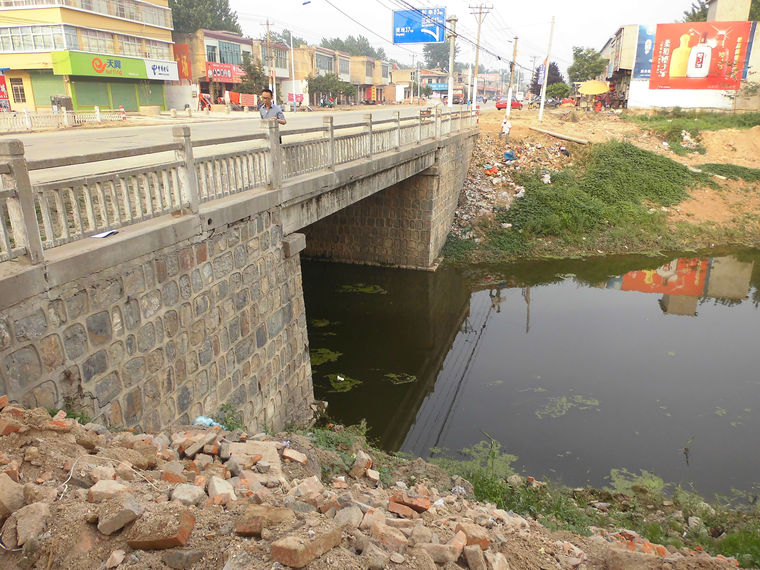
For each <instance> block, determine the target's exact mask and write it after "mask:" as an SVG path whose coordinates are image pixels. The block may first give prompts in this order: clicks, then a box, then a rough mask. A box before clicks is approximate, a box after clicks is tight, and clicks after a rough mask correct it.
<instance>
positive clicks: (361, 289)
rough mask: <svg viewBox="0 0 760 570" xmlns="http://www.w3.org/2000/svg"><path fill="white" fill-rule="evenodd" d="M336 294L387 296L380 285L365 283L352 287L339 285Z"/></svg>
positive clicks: (386, 292)
mask: <svg viewBox="0 0 760 570" xmlns="http://www.w3.org/2000/svg"><path fill="white" fill-rule="evenodd" d="M338 293H367V294H369V295H387V294H388V291H386V290H385V289H383V288H382V287H380V285H367V284H366V283H354V284H353V285H341V286H340V289H338Z"/></svg>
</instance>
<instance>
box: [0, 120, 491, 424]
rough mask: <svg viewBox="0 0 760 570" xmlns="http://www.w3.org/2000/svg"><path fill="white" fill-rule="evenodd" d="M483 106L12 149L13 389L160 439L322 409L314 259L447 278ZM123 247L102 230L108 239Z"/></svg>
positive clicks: (0, 184)
mask: <svg viewBox="0 0 760 570" xmlns="http://www.w3.org/2000/svg"><path fill="white" fill-rule="evenodd" d="M476 120H477V119H476V117H475V115H474V114H473V113H471V112H458V113H452V114H441V113H440V112H436V113H435V114H432V115H431V116H428V117H426V116H422V115H419V116H417V117H413V118H405V119H402V118H400V117H399V115H398V114H396V116H395V117H394V118H392V119H386V120H380V121H378V120H375V121H373V120H372V118H371V116H366V117H365V120H364V121H361V122H357V123H353V124H349V125H341V126H340V127H336V126H334V125H333V122H332V119H331V117H326V118H325V120H324V124H323V126H322V127H321V128H316V129H315V128H308V129H298V130H291V131H289V132H288V133H287V135H286V136H283V138H284V139H285V140H284V141H281V133H280V132H279V130H278V127H277V125H276V123H273V124H271V125H270V126H269V127H268V130H266V131H264V132H260V133H257V134H254V135H246V136H235V137H223V138H218V139H213V140H203V141H193V140H191V138H190V132H189V129H188V128H187V127H176V128H175V129H174V133H173V134H174V140H172V141H171V142H168V143H166V144H161V145H154V146H149V147H142V148H133V149H128V150H121V151H115V152H103V153H100V154H93V155H86V156H76V157H67V158H65V159H45V160H35V161H27V160H25V158H24V153H23V145H22V144H21V143H20V142H19V141H5V142H0V392H1V393H5V394H8V395H9V397H10V398H11V400H16V401H19V402H23V403H24V404H25V405H27V406H45V407H65V408H68V409H73V410H83V411H85V412H87V414H88V415H90V416H91V417H94V418H96V419H97V420H98V421H101V422H103V423H105V424H110V425H125V426H135V427H140V428H142V429H149V430H155V429H158V428H160V427H162V426H165V425H169V424H171V423H187V422H189V421H191V420H192V419H193V418H194V417H195V416H197V415H201V414H205V415H210V414H214V413H215V412H216V411H217V410H218V409H219V408H220V406H221V405H222V404H225V403H229V404H231V405H232V407H234V408H236V409H238V410H240V411H241V412H242V413H243V419H244V421H245V423H246V425H248V426H249V428H250V429H252V430H259V429H263V428H265V427H269V428H272V429H279V428H281V427H283V426H284V425H286V424H288V423H295V422H300V421H303V420H305V419H306V418H307V417H308V416H310V414H311V410H310V405H311V404H312V403H313V399H314V396H313V389H312V382H311V366H310V363H309V348H308V347H309V341H308V336H307V329H306V315H305V311H304V301H303V290H302V285H301V269H300V256H301V255H302V254H303V255H307V256H313V257H323V258H328V259H333V260H340V261H347V262H353V263H368V264H378V265H386V266H393V267H404V268H415V269H431V268H434V267H435V264H436V258H437V256H438V254H439V252H440V250H441V248H442V246H443V244H444V242H445V239H446V235H447V233H448V230H449V227H450V225H451V222H452V220H453V215H454V210H455V209H456V204H457V199H458V196H459V192H460V190H461V187H462V184H463V181H464V177H465V174H466V169H467V164H468V163H469V158H470V155H471V152H472V147H473V144H474V139H475V137H476V136H477V124H476ZM114 230H115V232H116V233H112V234H111V235H107V236H105V237H98V236H102V235H103V233H104V232H112V231H114Z"/></svg>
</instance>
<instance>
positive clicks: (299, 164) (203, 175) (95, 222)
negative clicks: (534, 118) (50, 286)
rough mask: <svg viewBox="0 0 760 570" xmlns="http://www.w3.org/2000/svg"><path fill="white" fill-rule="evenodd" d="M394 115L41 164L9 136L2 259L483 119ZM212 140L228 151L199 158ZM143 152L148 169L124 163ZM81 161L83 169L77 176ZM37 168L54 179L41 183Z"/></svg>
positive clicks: (3, 151) (0, 183)
mask: <svg viewBox="0 0 760 570" xmlns="http://www.w3.org/2000/svg"><path fill="white" fill-rule="evenodd" d="M394 115H395V116H394V117H393V118H391V119H383V120H374V121H373V120H372V117H371V115H365V116H364V120H363V121H361V122H357V123H351V124H344V125H334V124H333V118H332V117H325V118H324V123H323V125H322V126H321V127H315V128H305V129H296V130H288V131H284V132H280V130H279V126H278V124H277V122H276V121H271V122H268V123H267V128H266V130H265V131H264V132H262V133H257V134H254V135H242V136H235V137H224V138H218V139H210V140H200V141H191V140H190V128H189V127H186V126H182V127H174V128H173V130H172V134H173V137H174V141H173V142H170V143H167V144H162V145H154V146H147V147H140V148H132V149H125V150H118V151H113V152H103V153H96V154H90V155H80V156H70V157H63V158H53V159H44V160H34V161H27V160H26V159H25V157H24V147H23V144H22V143H21V141H18V140H6V141H0V262H5V261H9V260H12V259H19V258H22V259H24V260H26V261H28V262H30V263H40V262H42V261H43V260H44V250H46V249H50V248H54V247H57V246H60V245H63V244H66V243H70V242H73V241H76V240H80V239H83V238H86V237H88V236H91V235H94V234H97V233H100V232H104V231H107V230H115V229H118V228H120V227H123V226H127V225H131V224H135V223H138V222H141V221H145V220H149V219H151V218H156V217H159V216H164V215H166V214H172V215H175V216H177V215H185V214H197V213H198V211H199V205H200V203H201V202H209V201H212V200H216V199H219V198H223V197H225V196H230V195H233V194H238V193H241V192H246V191H249V190H255V189H260V188H269V189H273V188H279V187H280V185H281V183H282V181H283V180H287V179H291V178H294V177H298V176H308V175H309V174H311V173H314V172H317V171H321V170H331V169H334V168H336V167H337V166H339V165H343V164H347V163H350V162H354V161H359V160H367V159H371V158H372V157H374V156H376V155H379V154H384V153H388V152H393V151H397V150H399V149H402V148H404V147H408V146H412V145H418V144H421V143H422V142H426V141H430V140H435V139H439V138H441V137H443V136H447V135H450V134H451V133H455V132H457V131H461V130H465V129H468V128H470V127H472V126H475V124H476V120H477V116H476V113H475V112H472V111H461V112H455V113H450V114H445V115H443V114H441V113H440V111H437V112H436V113H434V114H432V115H430V116H423V115H422V114H420V115H418V116H414V117H406V118H401V117H400V114H399V113H398V112H396V113H395V114H394ZM281 137H286V138H291V139H292V138H294V137H299V138H300V139H301V140H296V141H289V142H284V143H283V142H281ZM210 146H213V147H214V149H215V150H217V149H219V151H220V152H216V153H215V154H212V155H209V156H203V157H198V158H196V157H195V150H196V149H200V148H204V147H210ZM231 147H232V148H231ZM136 158H137V159H139V162H140V166H136V167H129V168H124V167H123V166H124V162H123V161H124V160H128V159H136ZM113 161H121V163H120V164H119V163H116V164H117V166H116V167H114V166H113V164H114V162H113ZM119 166H122V168H119ZM71 167H77V171H76V174H75V175H69V176H67V174H66V171H67V170H69V169H70V168H71ZM54 169H55V170H54ZM88 171H93V173H92V174H88V173H87V172H88ZM30 172H39V173H40V174H41V176H38V178H44V179H46V180H47V181H45V182H39V183H37V184H34V185H33V184H32V183H31V182H30V178H29V173H30ZM59 172H63V174H58V173H59ZM42 175H44V176H42Z"/></svg>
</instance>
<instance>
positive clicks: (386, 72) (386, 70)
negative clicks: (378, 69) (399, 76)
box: [383, 63, 388, 79]
mask: <svg viewBox="0 0 760 570" xmlns="http://www.w3.org/2000/svg"><path fill="white" fill-rule="evenodd" d="M383 79H388V64H387V63H384V64H383Z"/></svg>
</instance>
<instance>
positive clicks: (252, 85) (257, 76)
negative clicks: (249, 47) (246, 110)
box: [235, 55, 268, 94]
mask: <svg viewBox="0 0 760 570" xmlns="http://www.w3.org/2000/svg"><path fill="white" fill-rule="evenodd" d="M243 71H245V77H244V78H243V82H242V83H241V84H240V85H238V86H237V88H236V89H235V91H239V92H240V93H257V94H258V93H261V90H262V89H264V88H265V87H267V85H268V78H267V76H266V74H265V73H264V69H263V68H262V67H261V63H260V62H259V60H257V59H251V57H250V56H248V55H246V56H245V57H244V58H243Z"/></svg>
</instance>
